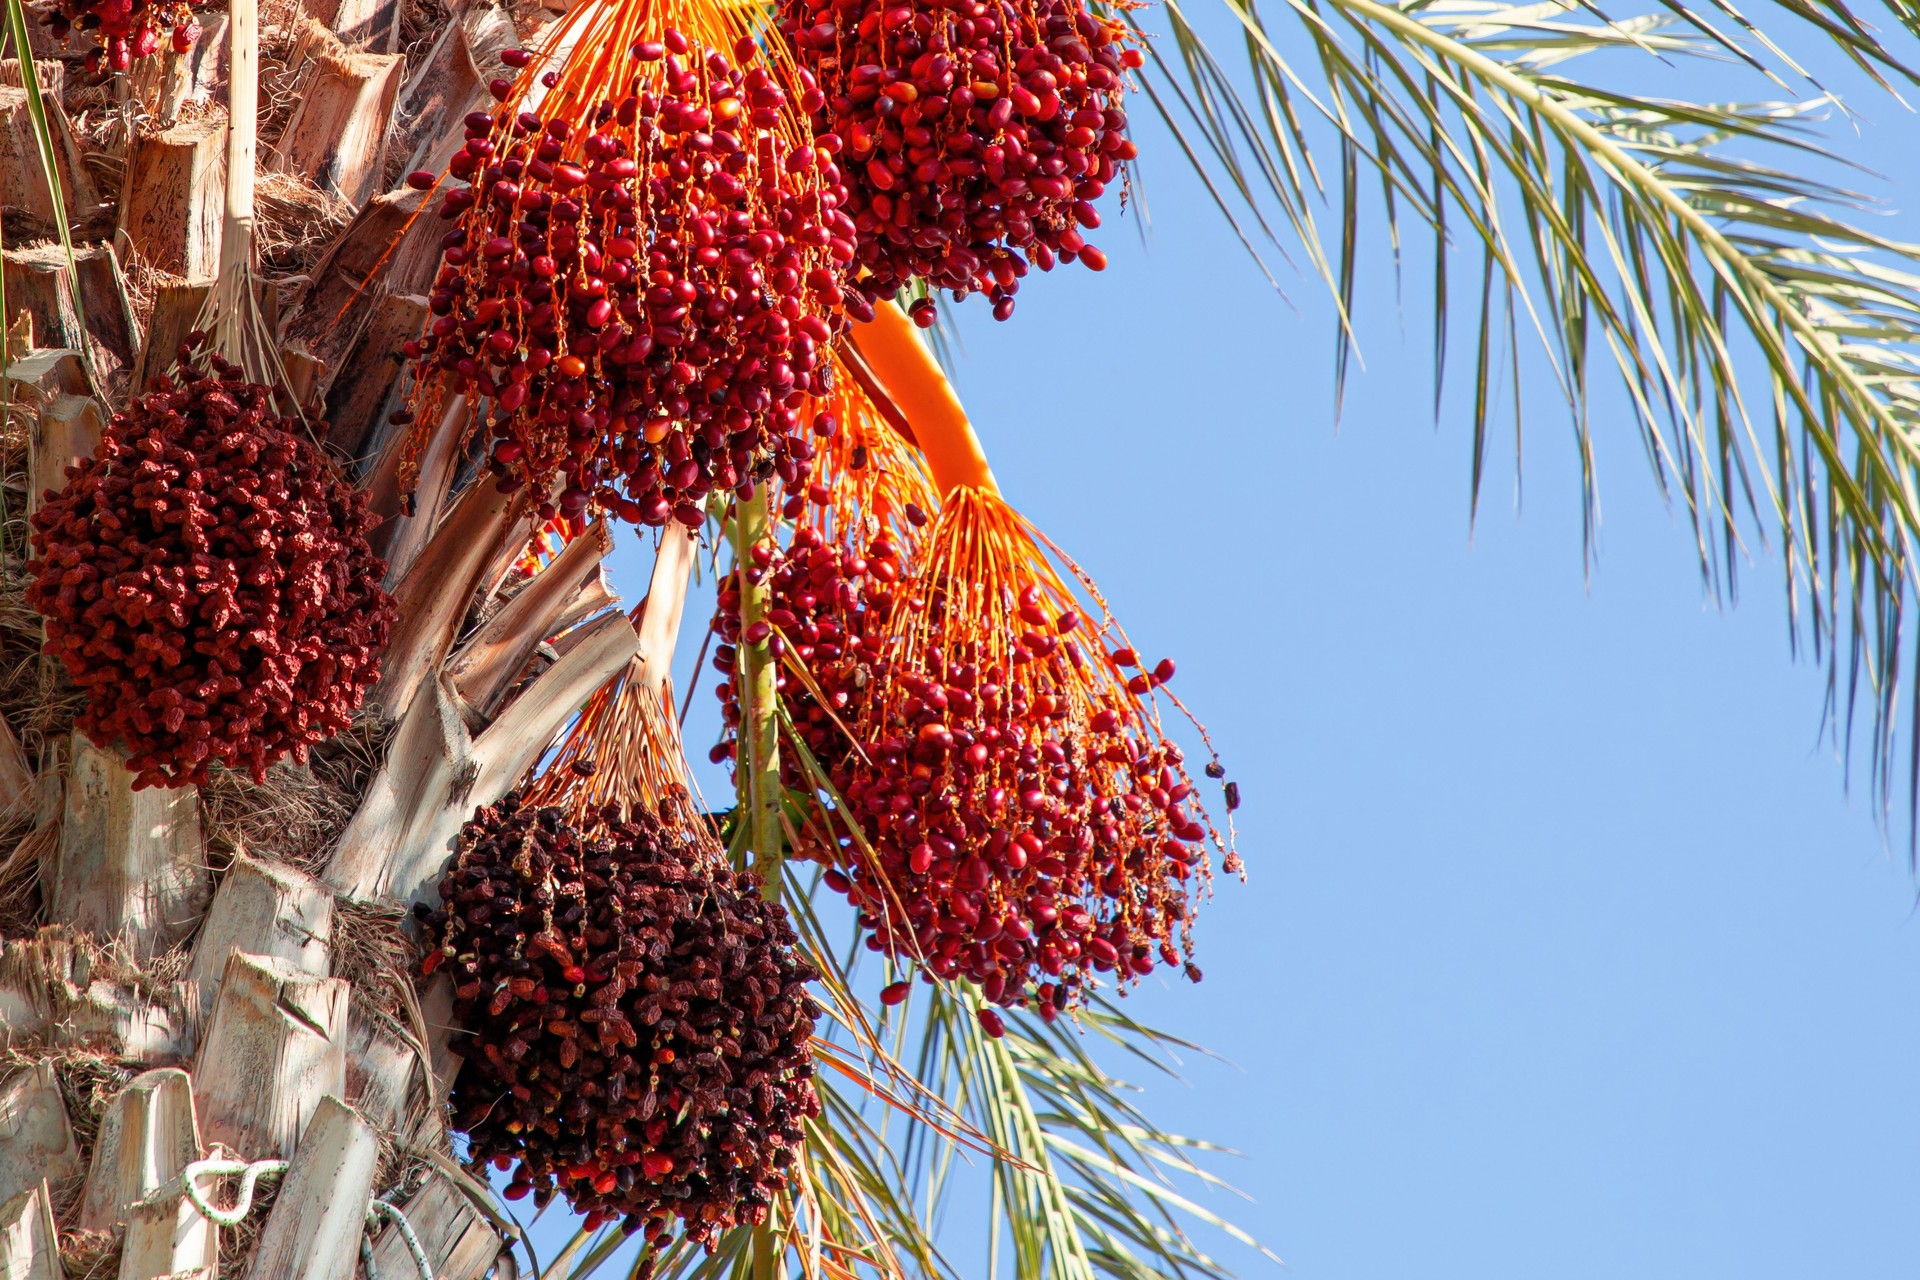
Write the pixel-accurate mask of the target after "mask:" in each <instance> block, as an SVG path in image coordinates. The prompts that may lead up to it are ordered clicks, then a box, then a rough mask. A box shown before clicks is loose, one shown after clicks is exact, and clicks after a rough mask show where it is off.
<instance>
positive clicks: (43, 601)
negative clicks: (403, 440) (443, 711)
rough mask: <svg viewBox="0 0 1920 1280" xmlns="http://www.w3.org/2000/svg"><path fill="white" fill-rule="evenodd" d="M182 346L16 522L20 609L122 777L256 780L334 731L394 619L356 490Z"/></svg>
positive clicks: (356, 700) (233, 376)
mask: <svg viewBox="0 0 1920 1280" xmlns="http://www.w3.org/2000/svg"><path fill="white" fill-rule="evenodd" d="M190 355H191V351H190V349H188V348H183V349H182V352H181V356H182V361H181V373H180V380H179V382H178V383H177V384H175V383H172V382H169V381H168V380H167V379H165V378H162V379H158V380H156V382H155V384H154V389H153V390H152V391H150V392H149V393H148V394H147V395H144V396H141V397H138V398H137V399H135V400H134V402H133V404H132V405H131V406H130V407H129V409H128V411H127V412H125V413H122V414H116V415H115V416H114V419H113V422H112V424H111V425H110V426H109V427H108V428H107V430H106V432H105V434H104V436H103V437H102V439H101V441H100V444H99V446H98V447H97V448H96V449H95V450H94V453H93V456H92V457H91V458H88V459H86V460H85V461H83V462H81V463H80V465H79V466H77V467H69V468H68V469H67V483H66V487H65V488H64V489H62V490H61V491H59V492H58V493H54V492H52V491H49V492H48V494H47V496H46V499H45V501H43V502H42V504H41V506H40V508H39V509H38V510H37V511H36V512H35V513H34V515H33V530H34V532H33V548H34V551H35V553H36V555H35V558H34V559H33V560H31V561H30V562H29V563H28V565H27V571H28V573H29V575H30V576H31V581H30V582H29V583H28V586H27V600H28V602H29V603H30V604H32V606H33V607H34V608H35V609H37V610H39V612H40V613H41V614H42V615H43V616H44V617H45V618H46V620H47V638H46V652H47V653H49V654H51V655H53V656H55V657H57V658H59V659H60V661H61V662H62V663H63V664H64V665H65V667H66V671H67V675H68V676H69V678H71V679H72V681H73V682H74V683H75V684H76V685H78V686H79V687H80V689H81V690H82V691H83V692H84V693H85V694H86V698H87V701H86V706H85V708H84V709H83V710H82V711H81V712H80V715H79V719H78V722H77V723H78V727H79V728H80V729H81V730H83V731H84V732H85V733H86V734H87V736H88V737H90V738H92V739H93V740H94V741H95V742H98V743H100V744H101V745H103V746H106V745H118V746H119V747H120V748H121V749H122V750H123V751H124V752H125V753H126V763H127V767H128V768H130V769H132V770H133V771H134V773H135V775H136V780H135V784H134V785H135V786H138V787H149V786H178V785H181V784H184V783H190V782H194V783H197V782H204V781H206V779H207V770H208V767H209V766H210V765H212V764H213V763H214V762H215V761H218V762H220V763H221V764H224V765H227V766H229V767H231V768H234V769H241V770H245V771H246V772H248V773H250V774H251V775H252V776H253V778H254V779H255V780H256V781H264V780H265V778H266V772H267V768H268V766H269V765H271V764H272V763H273V762H274V761H275V760H278V759H280V758H281V757H283V756H288V755H291V756H292V757H293V758H294V759H295V760H305V759H306V753H307V748H308V747H310V746H312V745H313V744H315V743H317V742H321V741H324V740H325V739H327V738H329V737H332V736H333V735H334V734H336V733H339V732H340V731H341V730H343V729H345V728H346V727H347V725H348V724H349V722H350V721H351V719H352V717H353V713H354V712H355V710H357V709H358V708H359V706H360V702H361V699H362V697H363V695H364V694H365V691H366V689H367V687H368V686H369V685H371V684H372V683H373V682H374V680H375V679H376V678H377V677H378V675H379V654H380V651H381V649H382V648H383V647H384V646H385V644H386V641H387V631H388V628H389V627H390V626H391V625H392V622H393V619H394V616H395V611H394V606H393V601H392V600H391V598H390V597H389V596H388V595H387V593H386V592H385V591H383V590H382V589H381V587H380V580H381V578H382V577H383V576H384V575H385V573H386V565H385V563H384V562H383V561H381V560H380V559H379V558H378V557H376V556H375V555H374V554H373V553H372V551H371V550H369V549H368V546H367V533H368V531H369V530H370V529H371V528H372V527H373V525H374V524H375V523H376V519H375V517H374V516H373V515H372V513H370V512H369V511H368V510H367V501H366V495H365V494H364V493H362V492H360V491H359V490H358V489H356V488H354V487H353V486H352V485H350V484H348V483H347V482H346V481H345V480H343V479H342V478H341V477H340V475H339V472H338V471H337V469H336V468H335V466H334V464H333V463H332V461H331V460H330V459H329V458H328V457H327V456H326V454H325V453H324V452H322V450H321V449H320V447H319V446H318V445H316V444H314V443H313V441H312V440H311V438H310V437H309V436H308V435H307V433H306V428H305V427H303V426H302V425H300V424H298V423H296V422H294V421H292V420H289V419H284V418H281V417H279V416H278V415H277V414H276V413H275V410H274V407H273V393H272V391H271V390H270V389H269V388H267V387H265V386H261V385H259V384H257V383H250V382H248V381H246V379H245V377H244V375H242V374H241V373H240V371H239V370H238V369H236V368H234V367H233V366H231V365H228V364H226V363H225V362H223V361H221V360H220V359H219V358H218V357H213V358H212V361H211V363H212V368H213V372H212V374H207V373H203V372H201V371H199V370H197V369H195V368H193V367H192V366H191V365H190V363H189V357H190Z"/></svg>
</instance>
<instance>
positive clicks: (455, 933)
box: [419, 792, 820, 1244]
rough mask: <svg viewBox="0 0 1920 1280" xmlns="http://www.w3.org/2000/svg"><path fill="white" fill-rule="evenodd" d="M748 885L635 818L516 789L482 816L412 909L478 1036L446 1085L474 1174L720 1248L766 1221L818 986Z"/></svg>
mask: <svg viewBox="0 0 1920 1280" xmlns="http://www.w3.org/2000/svg"><path fill="white" fill-rule="evenodd" d="M758 890H759V882H758V880H757V878H756V877H754V876H752V875H751V874H746V873H740V872H736V871H734V870H733V869H732V868H730V867H729V866H727V865H726V864H725V863H724V861H721V860H719V859H711V858H702V857H695V856H693V855H692V854H691V853H690V852H689V851H688V850H687V849H685V848H684V847H681V846H679V845H677V844H676V843H675V842H674V841H673V840H672V839H671V838H669V837H668V836H667V835H666V828H665V826H664V825H663V824H662V823H661V822H660V820H659V819H658V818H656V817H655V816H654V815H653V814H651V813H648V812H646V811H644V810H641V811H636V812H631V813H627V814H622V813H621V812H620V811H619V810H618V809H617V808H615V807H612V806H609V807H608V808H607V809H605V810H603V811H601V812H600V813H598V814H596V815H593V817H592V819H591V820H590V821H588V822H585V823H583V824H582V825H578V826H577V825H575V823H574V822H573V821H571V820H570V819H569V817H568V816H567V814H566V812H565V811H563V810H561V809H558V808H533V807H530V806H524V805H523V803H522V798H521V796H520V794H519V793H517V792H516V793H513V794H510V795H508V796H507V797H506V798H505V799H504V800H502V801H501V802H500V803H499V804H497V805H492V806H489V807H487V808H484V809H481V810H480V811H479V812H478V813H476V814H475V815H474V818H473V820H472V821H471V822H469V823H468V824H467V827H466V829H465V831H464V832H463V834H462V836H461V841H460V854H459V858H458V861H457V862H456V863H455V864H454V866H453V868H452V869H451V870H450V871H449V872H448V873H447V876H446V879H445V880H444V881H443V882H442V883H441V886H440V899H441V906H440V908H439V909H437V910H427V909H425V908H424V907H423V908H421V909H420V912H419V913H420V915H421V916H422V918H423V919H424V920H425V922H426V924H427V927H428V929H429V931H430V933H431V934H432V935H433V938H434V941H435V943H436V944H437V945H436V950H434V951H433V952H432V953H431V954H430V955H429V957H428V959H427V966H428V968H429V969H432V968H438V967H439V966H440V965H442V964H444V965H445V966H447V967H448V968H449V969H450V971H451V973H452V976H453V982H454V1012H455V1016H456V1018H457V1020H458V1024H459V1026H460V1028H461V1029H462V1030H463V1031H465V1032H468V1033H470V1037H469V1038H467V1039H466V1040H465V1041H464V1042H463V1043H462V1044H461V1045H460V1046H459V1047H460V1051H461V1052H462V1053H463V1054H465V1055H466V1058H467V1063H466V1067H465V1069H464V1070H463V1071H462V1072H461V1073H460V1076H459V1077H458V1079H457V1080H456V1081H455V1083H454V1087H453V1096H452V1103H453V1112H454V1120H455V1125H456V1127H457V1128H459V1129H461V1130H462V1131H464V1132H465V1133H466V1134H467V1136H468V1139H469V1143H470V1146H469V1152H470V1154H471V1156H472V1159H473V1161H474V1162H475V1163H476V1164H484V1163H486V1162H488V1161H491V1162H492V1163H493V1164H494V1166H495V1167H496V1168H498V1169H500V1170H502V1171H508V1170H511V1174H510V1180H509V1182H508V1185H507V1189H506V1195H507V1197H508V1198H509V1199H518V1198H520V1197H523V1196H526V1195H529V1194H531V1195H532V1196H533V1198H534V1200H535V1201H536V1202H537V1203H540V1204H545V1203H546V1202H547V1201H548V1200H549V1199H551V1198H552V1197H553V1196H554V1195H555V1194H556V1193H558V1194H559V1195H561V1196H562V1197H564V1198H565V1199H566V1201H567V1202H568V1203H569V1204H570V1205H571V1206H572V1207H573V1208H574V1209H575V1210H576V1211H577V1212H580V1213H583V1214H585V1215H586V1220H587V1226H588V1228H589V1229H592V1228H593V1227H595V1226H598V1225H600V1224H601V1223H604V1222H608V1221H612V1220H614V1219H621V1220H622V1225H623V1226H624V1228H625V1229H626V1230H628V1231H639V1230H642V1229H644V1230H645V1231H647V1232H648V1234H649V1236H650V1237H651V1238H652V1239H654V1240H655V1241H656V1242H657V1243H662V1244H664V1243H665V1242H666V1241H667V1240H668V1239H670V1238H671V1233H672V1229H673V1223H674V1221H675V1220H678V1222H679V1223H680V1224H681V1225H682V1229H683V1230H684V1232H685V1234H686V1237H687V1238H688V1239H689V1240H692V1241H694V1242H696V1243H701V1244H711V1243H712V1242H713V1241H714V1240H715V1239H716V1237H717V1236H718V1234H719V1233H720V1232H721V1231H724V1230H725V1229H726V1228H728V1227H730V1226H733V1225H735V1224H738V1223H756V1222H760V1221H763V1220H764V1219H765V1218H766V1215H767V1211H768V1208H769V1206H771V1204H772V1203H773V1199H774V1197H775V1196H776V1195H777V1194H779V1192H780V1191H781V1190H782V1189H783V1188H784V1187H785V1186H786V1185H787V1180H788V1176H789V1171H790V1170H791V1169H792V1167H793V1164H794V1161H795V1160H796V1159H797V1158H798V1153H799V1147H800V1143H801V1140H802V1136H803V1133H802V1124H803V1122H804V1121H805V1120H806V1119H807V1118H808V1117H811V1116H814V1115H817V1114H818V1113H819V1105H820V1104H819V1100H818V1098H817V1096H816V1094H815V1092H814V1087H813V1061H812V1051H811V1047H810V1046H811V1042H812V1035H813V1026H814V1022H815V1020H816V1019H817V1018H818V1016H819V1013H820V1009H819V1006H818V1005H817V1004H815V1002H814V1001H813V999H812V997H811V996H809V995H808V994H807V990H806V985H807V983H808V982H810V981H812V980H813V979H814V978H815V977H816V976H817V975H816V974H815V973H814V972H813V970H812V968H811V967H810V966H809V965H808V964H807V963H806V961H805V960H804V959H802V958H801V957H800V956H799V954H798V953H797V950H796V943H797V940H796V938H795V935H794V932H793V928H792V925H791V924H790V923H789V921H788V919H787V915H786V912H785V910H784V909H783V908H781V907H780V906H779V905H778V904H777V903H772V902H768V901H766V900H765V899H764V898H762V897H761V895H760V893H759V891H758Z"/></svg>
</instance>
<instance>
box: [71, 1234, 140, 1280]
mask: <svg viewBox="0 0 1920 1280" xmlns="http://www.w3.org/2000/svg"><path fill="white" fill-rule="evenodd" d="M126 1240H127V1233H126V1230H125V1229H124V1228H121V1229H117V1230H113V1231H77V1230H73V1229H66V1230H62V1231H61V1233H60V1269H61V1270H62V1271H64V1272H65V1273H66V1277H67V1280H113V1277H114V1276H116V1275H118V1274H119V1273H120V1249H121V1246H122V1245H124V1244H125V1243H126Z"/></svg>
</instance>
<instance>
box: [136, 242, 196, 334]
mask: <svg viewBox="0 0 1920 1280" xmlns="http://www.w3.org/2000/svg"><path fill="white" fill-rule="evenodd" d="M120 253H121V258H120V269H121V271H122V272H124V273H125V275H126V278H127V303H128V305H130V306H131V307H132V308H133V318H134V321H135V322H136V323H137V324H139V326H140V332H142V333H145V332H146V331H147V326H148V324H150V323H151V322H152V320H153V304H154V300H155V299H156V298H158V297H159V296H160V291H161V290H162V289H164V288H166V287H167V286H168V285H177V284H185V283H186V282H187V278H186V277H185V276H176V275H174V274H173V273H172V272H170V271H162V270H161V269H160V268H159V267H156V266H154V265H153V264H152V263H151V262H148V261H147V260H146V258H144V257H142V256H141V254H140V251H139V250H138V249H136V248H134V247H133V245H132V244H130V243H123V244H122V245H121V247H120Z"/></svg>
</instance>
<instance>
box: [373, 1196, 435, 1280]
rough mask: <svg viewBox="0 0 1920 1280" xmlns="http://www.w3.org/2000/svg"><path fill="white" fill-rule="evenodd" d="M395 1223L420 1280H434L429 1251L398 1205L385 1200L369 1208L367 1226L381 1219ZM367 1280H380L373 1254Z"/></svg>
mask: <svg viewBox="0 0 1920 1280" xmlns="http://www.w3.org/2000/svg"><path fill="white" fill-rule="evenodd" d="M383 1217H384V1218H386V1219H387V1220H388V1221H389V1222H391V1223H393V1225H394V1227H395V1229H396V1230H398V1231H399V1232H400V1239H401V1241H402V1242H403V1243H404V1244H405V1245H406V1246H407V1252H408V1253H410V1254H412V1255H413V1265H414V1267H415V1268H416V1269H417V1270H418V1271H419V1272H420V1280H433V1264H432V1263H431V1262H429V1261H428V1260H427V1251H426V1249H424V1248H423V1247H421V1244H420V1237H419V1236H417V1235H415V1234H414V1233H413V1224H412V1223H411V1222H408V1221H407V1215H406V1214H404V1213H402V1212H400V1208H399V1206H398V1205H391V1204H388V1203H387V1202H386V1201H385V1200H375V1201H374V1202H373V1203H371V1204H369V1205H368V1206H367V1225H368V1226H372V1225H374V1224H375V1223H377V1222H379V1221H380V1219H381V1218H383ZM367 1280H379V1277H378V1276H376V1275H375V1274H374V1270H373V1254H372V1252H371V1251H369V1252H368V1254H367Z"/></svg>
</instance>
